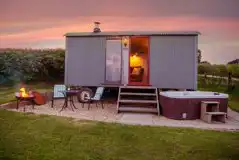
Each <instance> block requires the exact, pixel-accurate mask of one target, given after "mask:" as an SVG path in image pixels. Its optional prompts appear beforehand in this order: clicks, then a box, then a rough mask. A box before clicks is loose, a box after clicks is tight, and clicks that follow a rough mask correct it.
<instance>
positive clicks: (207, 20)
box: [0, 0, 239, 63]
mask: <svg viewBox="0 0 239 160" xmlns="http://www.w3.org/2000/svg"><path fill="white" fill-rule="evenodd" d="M94 21H100V22H101V23H102V24H101V30H102V31H127V30H128V31H136V30H138V31H141V30H142V31H180V30H183V31H188V30H193V31H199V32H201V34H202V35H200V37H199V48H200V49H201V50H202V56H203V60H207V61H210V62H212V63H227V62H228V61H230V60H233V59H236V58H239V0H0V48H6V47H11V48H64V47H65V40H64V36H63V35H64V34H65V33H66V32H83V31H92V29H93V22H94Z"/></svg>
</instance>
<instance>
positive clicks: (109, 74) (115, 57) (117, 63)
mask: <svg viewBox="0 0 239 160" xmlns="http://www.w3.org/2000/svg"><path fill="white" fill-rule="evenodd" d="M120 80H121V40H107V44H106V81H107V82H120Z"/></svg>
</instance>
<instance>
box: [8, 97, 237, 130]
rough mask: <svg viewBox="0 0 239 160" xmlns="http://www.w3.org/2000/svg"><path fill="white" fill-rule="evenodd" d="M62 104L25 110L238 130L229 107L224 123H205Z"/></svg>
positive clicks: (107, 107) (133, 122)
mask: <svg viewBox="0 0 239 160" xmlns="http://www.w3.org/2000/svg"><path fill="white" fill-rule="evenodd" d="M62 105H63V101H62V100H57V101H56V103H55V107H54V108H51V107H50V104H46V105H42V106H35V109H32V108H31V106H27V107H26V112H33V113H35V114H47V115H56V116H65V117H72V118H75V119H79V120H95V121H103V122H115V123H122V124H131V125H150V126H169V127H186V128H201V129H212V130H222V131H223V130H232V131H239V113H237V112H234V111H232V110H230V109H229V112H228V119H227V121H226V123H225V124H224V123H213V124H207V123H205V122H203V121H201V120H172V119H167V118H165V117H163V116H157V115H153V114H136V113H120V114H117V110H116V104H105V108H104V109H102V108H101V106H99V107H98V108H97V107H96V106H95V105H94V104H93V105H91V108H90V110H88V108H87V105H85V107H84V108H82V105H81V104H80V103H76V107H77V108H78V109H75V110H74V111H72V110H71V109H70V108H69V109H65V110H63V111H62V112H59V111H60V109H61V106H62ZM8 110H12V111H18V112H23V107H21V108H20V109H19V110H16V109H8Z"/></svg>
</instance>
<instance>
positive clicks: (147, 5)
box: [0, 0, 239, 21]
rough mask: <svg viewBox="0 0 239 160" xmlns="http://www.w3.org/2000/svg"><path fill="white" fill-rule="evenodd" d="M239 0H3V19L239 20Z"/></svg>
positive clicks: (1, 6)
mask: <svg viewBox="0 0 239 160" xmlns="http://www.w3.org/2000/svg"><path fill="white" fill-rule="evenodd" d="M238 8H239V0H117V1H115V0H38V1H35V0H1V1H0V13H1V14H0V19H2V20H4V21H8V20H23V21H25V20H38V19H51V18H55V19H57V20H61V19H62V18H74V17H78V16H109V15H110V16H121V17H122V16H127V17H128V16H144V17H147V16H156V17H161V16H162V17H167V16H185V15H187V16H201V17H213V18H236V19H239V9H238Z"/></svg>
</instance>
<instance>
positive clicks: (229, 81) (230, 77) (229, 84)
mask: <svg viewBox="0 0 239 160" xmlns="http://www.w3.org/2000/svg"><path fill="white" fill-rule="evenodd" d="M231 85H232V73H231V72H229V73H228V79H227V89H228V91H229V90H230V88H231Z"/></svg>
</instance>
